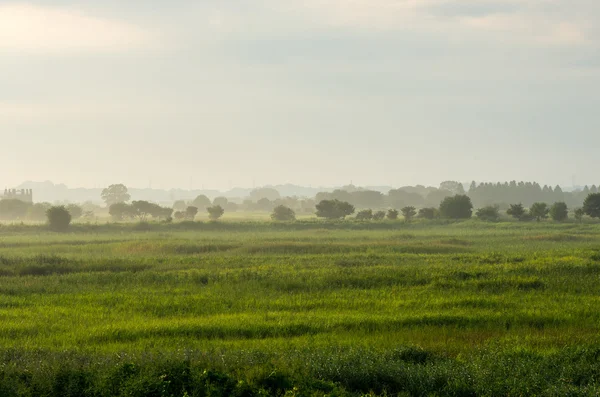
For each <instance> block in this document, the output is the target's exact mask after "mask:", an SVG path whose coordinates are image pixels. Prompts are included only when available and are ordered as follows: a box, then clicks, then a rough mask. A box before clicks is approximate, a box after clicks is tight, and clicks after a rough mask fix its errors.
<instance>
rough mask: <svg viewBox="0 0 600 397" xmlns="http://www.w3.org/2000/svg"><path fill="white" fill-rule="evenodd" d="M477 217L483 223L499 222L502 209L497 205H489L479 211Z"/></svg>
mask: <svg viewBox="0 0 600 397" xmlns="http://www.w3.org/2000/svg"><path fill="white" fill-rule="evenodd" d="M475 216H477V218H479V219H481V220H482V221H488V222H497V221H498V220H499V219H500V207H498V206H497V205H488V206H486V207H483V208H480V209H478V210H477V212H476V213H475Z"/></svg>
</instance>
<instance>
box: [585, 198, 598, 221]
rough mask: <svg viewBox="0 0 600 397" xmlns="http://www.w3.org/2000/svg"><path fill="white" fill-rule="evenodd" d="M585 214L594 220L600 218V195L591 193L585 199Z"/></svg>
mask: <svg viewBox="0 0 600 397" xmlns="http://www.w3.org/2000/svg"><path fill="white" fill-rule="evenodd" d="M583 212H584V213H585V214H586V215H588V216H590V217H592V218H600V193H590V194H589V195H588V196H587V197H586V198H585V201H584V202H583Z"/></svg>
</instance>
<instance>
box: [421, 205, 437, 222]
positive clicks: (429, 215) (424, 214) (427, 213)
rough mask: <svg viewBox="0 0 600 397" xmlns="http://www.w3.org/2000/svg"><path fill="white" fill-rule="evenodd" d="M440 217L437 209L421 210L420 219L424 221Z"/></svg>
mask: <svg viewBox="0 0 600 397" xmlns="http://www.w3.org/2000/svg"><path fill="white" fill-rule="evenodd" d="M437 216H438V210H437V208H433V207H429V208H421V209H420V210H419V218H423V219H435V218H437Z"/></svg>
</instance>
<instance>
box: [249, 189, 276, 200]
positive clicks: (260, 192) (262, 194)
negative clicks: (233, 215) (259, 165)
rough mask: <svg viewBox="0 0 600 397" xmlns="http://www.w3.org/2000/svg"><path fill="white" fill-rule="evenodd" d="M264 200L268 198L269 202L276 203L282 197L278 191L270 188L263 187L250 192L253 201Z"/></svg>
mask: <svg viewBox="0 0 600 397" xmlns="http://www.w3.org/2000/svg"><path fill="white" fill-rule="evenodd" d="M263 198H266V199H267V200H269V201H275V200H278V199H280V198H281V195H280V194H279V192H278V191H277V190H276V189H273V188H270V187H261V188H258V189H254V190H252V191H251V192H250V199H251V200H252V201H258V200H260V199H263Z"/></svg>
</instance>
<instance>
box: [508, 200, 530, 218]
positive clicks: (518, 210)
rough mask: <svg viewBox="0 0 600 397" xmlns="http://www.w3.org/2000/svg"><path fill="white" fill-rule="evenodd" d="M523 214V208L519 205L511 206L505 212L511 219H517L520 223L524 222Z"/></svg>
mask: <svg viewBox="0 0 600 397" xmlns="http://www.w3.org/2000/svg"><path fill="white" fill-rule="evenodd" d="M525 212H526V211H525V208H524V207H523V204H521V203H519V204H511V205H510V208H509V209H508V210H506V214H507V215H509V216H512V217H513V218H515V219H518V220H520V221H522V220H524V217H525Z"/></svg>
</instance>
